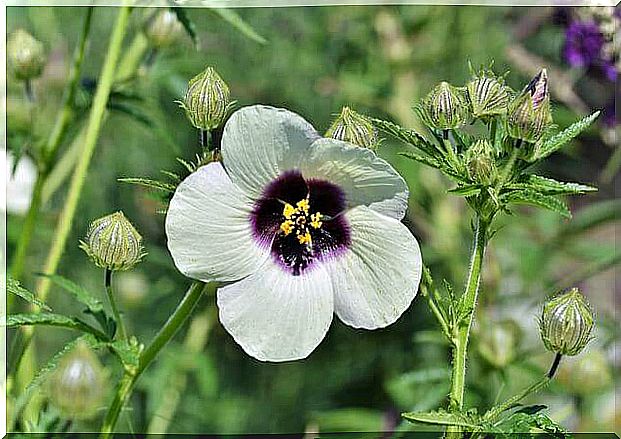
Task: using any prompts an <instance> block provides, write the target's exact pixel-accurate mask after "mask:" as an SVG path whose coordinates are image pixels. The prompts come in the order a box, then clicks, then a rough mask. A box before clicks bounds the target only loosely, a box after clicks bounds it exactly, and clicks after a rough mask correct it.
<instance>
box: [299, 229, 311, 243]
mask: <svg viewBox="0 0 621 439" xmlns="http://www.w3.org/2000/svg"><path fill="white" fill-rule="evenodd" d="M298 241H299V242H300V244H310V243H311V235H310V233H309V232H308V230H307V231H306V233H304V234H303V235H302V234H300V235H298Z"/></svg>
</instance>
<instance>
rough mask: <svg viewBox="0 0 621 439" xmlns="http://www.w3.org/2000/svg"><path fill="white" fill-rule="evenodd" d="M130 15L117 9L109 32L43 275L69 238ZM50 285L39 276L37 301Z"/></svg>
mask: <svg viewBox="0 0 621 439" xmlns="http://www.w3.org/2000/svg"><path fill="white" fill-rule="evenodd" d="M130 13H131V8H130V7H129V6H123V7H121V9H120V11H119V14H118V16H117V20H116V23H115V25H114V29H113V31H112V36H111V38H110V44H109V46H108V53H107V55H106V59H105V61H104V65H103V68H102V71H101V75H100V77H99V81H98V84H99V85H98V86H97V91H96V93H95V97H94V99H93V105H92V107H91V111H90V114H89V119H88V123H87V127H86V134H85V138H84V145H83V149H82V156H81V157H80V160H79V162H78V164H77V166H76V169H75V171H74V173H73V177H72V179H71V183H70V186H69V192H68V194H67V199H66V201H65V205H64V208H63V210H62V212H61V215H60V218H59V220H58V225H57V227H56V232H55V233H54V241H53V242H52V246H51V248H50V251H49V253H48V256H47V259H46V262H45V265H44V268H43V272H44V273H46V274H54V273H56V269H57V268H58V263H59V262H60V257H61V256H62V254H63V251H64V249H65V244H66V242H67V238H68V237H69V232H70V231H71V225H72V223H73V217H74V216H75V212H76V210H77V207H78V202H79V200H80V194H81V193H82V188H83V186H84V182H85V180H86V176H87V171H88V167H89V165H90V162H91V158H92V156H93V152H94V151H95V146H96V145H97V139H98V137H99V131H100V129H101V122H102V119H103V116H104V113H105V111H106V105H107V103H108V98H109V96H110V91H111V89H112V83H113V81H114V72H115V68H116V65H117V62H118V59H119V55H120V52H121V46H122V44H123V37H124V36H125V29H126V28H127V22H128V19H129V15H130ZM50 286H51V282H50V279H49V277H43V278H42V279H41V281H40V282H39V285H38V288H37V291H38V292H39V297H40V298H41V300H45V298H46V297H47V293H48V291H49V289H50Z"/></svg>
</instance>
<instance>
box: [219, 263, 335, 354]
mask: <svg viewBox="0 0 621 439" xmlns="http://www.w3.org/2000/svg"><path fill="white" fill-rule="evenodd" d="M218 309H219V311H220V321H221V322H222V325H223V326H224V327H225V328H226V330H227V331H228V332H229V333H230V334H231V335H232V336H233V338H234V339H235V341H236V342H237V343H238V344H239V345H240V346H241V347H242V348H243V349H244V351H246V353H247V354H248V355H251V356H253V357H255V358H257V359H259V360H262V361H289V360H298V359H301V358H305V357H307V356H308V355H309V354H310V353H311V352H312V351H313V350H314V349H315V348H316V347H317V345H319V343H320V342H321V340H323V338H324V337H325V335H326V332H327V331H328V328H329V327H330V323H331V322H332V314H333V312H334V302H333V293H332V285H331V283H330V278H329V276H328V272H327V270H326V268H325V267H324V266H316V267H313V269H310V270H308V271H305V272H303V273H302V274H300V275H299V276H293V275H291V274H290V273H289V272H287V271H285V270H283V269H282V267H280V266H278V265H277V264H276V262H274V261H271V260H270V261H268V262H267V263H266V264H265V265H264V266H263V267H262V268H261V269H260V270H259V271H257V272H256V273H255V274H253V275H251V276H248V277H247V278H245V279H242V280H241V281H239V282H236V283H234V284H232V285H228V286H225V287H223V288H220V289H219V290H218Z"/></svg>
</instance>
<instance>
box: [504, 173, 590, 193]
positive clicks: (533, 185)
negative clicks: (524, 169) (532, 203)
mask: <svg viewBox="0 0 621 439" xmlns="http://www.w3.org/2000/svg"><path fill="white" fill-rule="evenodd" d="M507 188H509V189H531V190H534V191H537V192H541V193H542V194H546V195H578V194H585V193H587V192H596V191H597V188H596V187H593V186H588V185H586V184H580V183H569V182H564V181H557V180H554V179H552V178H547V177H541V176H539V175H528V176H527V177H526V178H525V179H524V181H518V182H517V183H512V184H509V185H508V186H507Z"/></svg>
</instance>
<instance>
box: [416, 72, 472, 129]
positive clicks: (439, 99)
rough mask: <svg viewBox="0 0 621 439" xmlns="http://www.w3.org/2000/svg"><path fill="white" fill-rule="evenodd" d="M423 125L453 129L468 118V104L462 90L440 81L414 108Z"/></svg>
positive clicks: (461, 124)
mask: <svg viewBox="0 0 621 439" xmlns="http://www.w3.org/2000/svg"><path fill="white" fill-rule="evenodd" d="M415 109H416V111H417V112H418V114H419V116H420V118H421V120H422V121H423V123H424V124H425V125H427V126H428V127H430V128H435V129H437V130H453V129H456V128H459V127H461V126H463V125H464V124H465V123H466V121H467V119H468V105H467V103H466V99H465V97H464V94H463V92H462V90H460V89H458V88H457V87H453V86H452V85H450V84H449V83H448V82H441V83H440V84H439V85H437V86H436V87H435V88H434V89H433V90H431V92H429V94H428V95H427V96H425V97H424V98H423V100H422V101H421V102H420V104H419V105H418V106H417V107H416V108H415Z"/></svg>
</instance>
